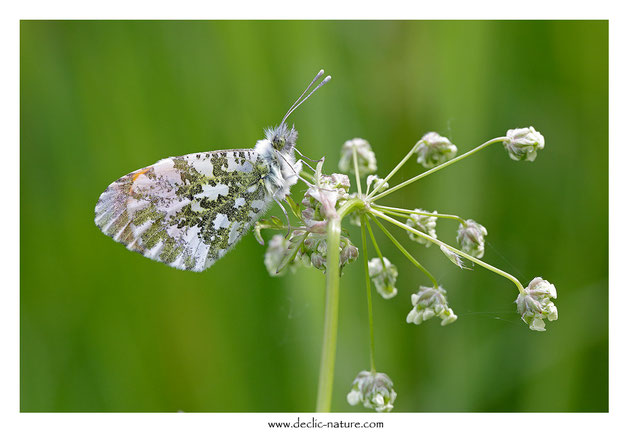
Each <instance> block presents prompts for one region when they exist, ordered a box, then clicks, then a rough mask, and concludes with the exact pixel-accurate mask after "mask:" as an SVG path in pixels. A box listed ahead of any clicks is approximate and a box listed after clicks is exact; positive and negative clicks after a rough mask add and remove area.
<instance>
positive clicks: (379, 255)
mask: <svg viewBox="0 0 629 433" xmlns="http://www.w3.org/2000/svg"><path fill="white" fill-rule="evenodd" d="M367 231H368V232H369V237H370V238H371V243H372V244H373V247H374V248H375V249H376V253H377V254H378V257H380V261H381V262H382V269H383V270H384V269H386V268H387V265H385V264H384V257H383V256H382V253H381V252H380V248H379V247H378V242H376V237H375V236H374V235H373V231H372V230H371V226H370V225H369V221H367Z"/></svg>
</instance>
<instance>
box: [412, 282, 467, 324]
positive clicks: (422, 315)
mask: <svg viewBox="0 0 629 433" xmlns="http://www.w3.org/2000/svg"><path fill="white" fill-rule="evenodd" d="M411 303H412V304H413V309H412V310H411V312H410V313H408V316H406V322H407V323H414V324H416V325H419V324H421V323H422V322H425V321H426V320H428V319H430V318H432V317H435V316H439V318H440V319H441V326H445V325H448V324H450V323H452V322H454V321H455V320H456V319H457V315H456V314H454V311H452V308H450V307H448V300H447V299H446V291H445V289H443V287H441V286H439V287H437V288H434V287H426V286H419V291H418V292H417V293H413V294H412V295H411Z"/></svg>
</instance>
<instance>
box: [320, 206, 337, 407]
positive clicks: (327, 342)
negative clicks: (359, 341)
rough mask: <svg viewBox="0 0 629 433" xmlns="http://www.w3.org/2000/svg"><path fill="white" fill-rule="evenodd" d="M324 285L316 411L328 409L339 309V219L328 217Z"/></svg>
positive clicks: (330, 403) (332, 380)
mask: <svg viewBox="0 0 629 433" xmlns="http://www.w3.org/2000/svg"><path fill="white" fill-rule="evenodd" d="M327 242H328V245H327V253H328V256H327V260H326V265H325V267H326V271H325V275H326V279H325V282H326V288H325V319H324V327H323V349H322V351H321V364H320V369H319V390H318V393H317V407H316V410H317V412H330V408H331V406H332V386H333V383H334V358H335V356H336V337H337V334H338V319H339V317H338V315H339V314H338V313H339V286H340V274H339V248H340V243H341V219H340V218H339V217H335V218H330V220H329V221H328V238H327Z"/></svg>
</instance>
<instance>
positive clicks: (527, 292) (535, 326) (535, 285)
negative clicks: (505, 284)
mask: <svg viewBox="0 0 629 433" xmlns="http://www.w3.org/2000/svg"><path fill="white" fill-rule="evenodd" d="M551 298H552V299H557V289H555V286H554V284H550V283H549V282H548V281H546V280H544V279H542V277H535V278H534V279H533V280H532V281H531V282H530V283H529V285H528V286H527V288H526V289H524V294H522V293H520V294H519V295H518V298H517V299H516V300H515V302H516V304H517V306H518V313H519V314H520V316H522V320H523V321H524V322H525V323H526V324H527V325H529V328H530V329H531V330H533V331H545V330H546V323H545V322H544V319H548V321H552V320H557V318H558V317H559V316H558V312H557V307H555V304H554V303H553V301H551V300H550V299H551Z"/></svg>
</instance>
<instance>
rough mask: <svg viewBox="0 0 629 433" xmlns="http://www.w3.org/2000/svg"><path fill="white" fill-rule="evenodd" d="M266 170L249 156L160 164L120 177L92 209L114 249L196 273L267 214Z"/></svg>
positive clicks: (229, 153)
mask: <svg viewBox="0 0 629 433" xmlns="http://www.w3.org/2000/svg"><path fill="white" fill-rule="evenodd" d="M268 171H269V167H268V165H267V164H266V163H265V162H264V161H263V159H262V158H260V157H259V155H258V153H257V152H256V151H255V150H253V149H243V150H225V151H217V152H206V153H193V154H190V155H184V156H178V157H173V158H166V159H162V160H161V161H158V162H157V163H155V164H153V165H151V166H148V167H145V168H143V169H140V170H136V171H134V172H133V173H130V174H128V175H126V176H123V177H121V178H120V179H118V180H117V181H115V182H114V183H112V184H111V185H109V187H108V188H107V189H106V190H105V192H103V193H102V194H101V196H100V198H99V200H98V203H97V204H96V209H95V213H96V217H95V219H94V221H95V223H96V225H97V226H98V227H99V228H100V229H101V230H102V231H103V233H105V234H107V235H109V236H111V237H112V238H113V239H114V240H115V241H117V242H120V243H122V244H124V245H126V246H127V248H128V249H130V250H132V251H137V252H139V253H141V254H143V255H144V256H146V257H148V258H151V259H153V260H157V261H160V262H163V263H166V264H167V265H169V266H172V267H174V268H177V269H185V270H192V271H197V272H200V271H203V270H204V269H206V268H208V267H210V266H211V265H212V264H214V262H216V260H218V259H220V258H221V257H223V256H224V255H225V253H227V251H229V250H230V249H231V248H232V247H233V246H234V245H235V244H236V243H237V242H238V240H240V238H241V237H242V236H243V235H244V234H245V233H247V231H248V230H249V229H250V228H251V226H252V224H253V223H254V222H255V221H257V220H258V219H259V218H260V217H261V216H262V214H263V213H264V212H265V211H266V210H267V208H268V207H269V204H270V203H271V202H272V198H271V197H270V195H269V194H268V193H267V191H266V188H265V186H264V181H263V179H264V176H265V175H266V174H267V173H268Z"/></svg>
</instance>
